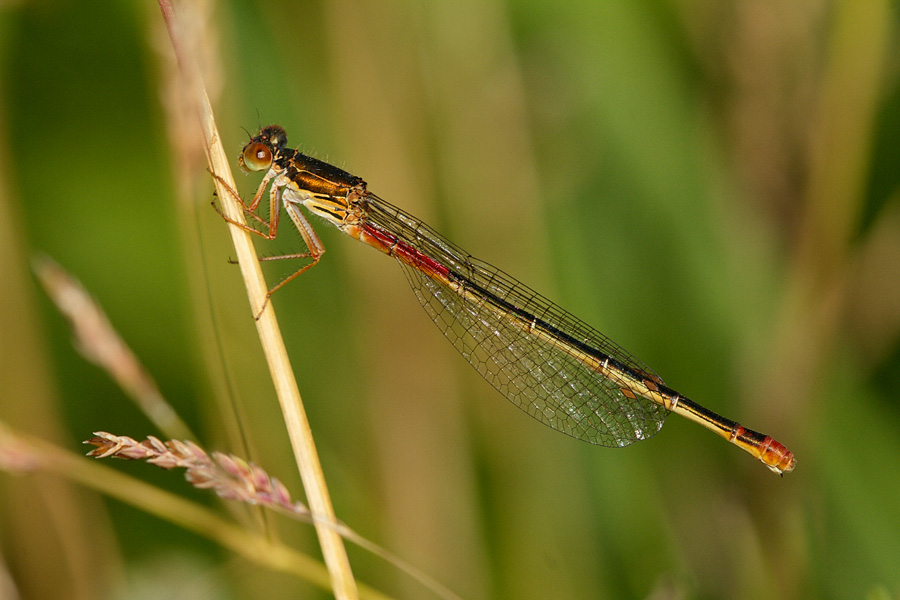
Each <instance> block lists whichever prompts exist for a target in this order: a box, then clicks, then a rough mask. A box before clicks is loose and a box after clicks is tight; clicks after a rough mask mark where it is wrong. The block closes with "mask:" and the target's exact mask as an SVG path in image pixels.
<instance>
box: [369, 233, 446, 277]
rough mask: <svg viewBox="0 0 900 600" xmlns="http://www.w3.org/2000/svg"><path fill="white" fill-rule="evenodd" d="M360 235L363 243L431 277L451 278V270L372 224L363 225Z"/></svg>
mask: <svg viewBox="0 0 900 600" xmlns="http://www.w3.org/2000/svg"><path fill="white" fill-rule="evenodd" d="M359 234H360V235H359V239H360V240H361V241H363V242H365V243H367V244H369V245H370V246H372V247H373V248H376V249H377V250H380V251H381V252H384V253H385V254H388V255H390V256H394V257H396V258H397V259H398V260H401V261H403V262H404V263H406V264H408V265H410V266H411V267H415V268H417V269H420V270H422V271H425V272H426V273H428V274H429V275H437V276H439V277H440V278H442V279H447V278H448V277H449V274H450V270H449V269H448V268H447V267H445V266H444V265H442V264H441V263H439V262H438V261H436V260H435V259H433V258H431V257H430V256H428V255H426V254H423V253H422V252H420V251H418V250H416V249H415V248H413V247H412V246H411V245H410V244H409V243H408V242H405V241H403V240H401V239H400V238H398V237H397V236H395V235H393V234H391V233H388V232H386V231H383V230H381V229H379V228H378V227H375V226H374V225H372V224H371V223H363V224H362V225H361V226H360V230H359Z"/></svg>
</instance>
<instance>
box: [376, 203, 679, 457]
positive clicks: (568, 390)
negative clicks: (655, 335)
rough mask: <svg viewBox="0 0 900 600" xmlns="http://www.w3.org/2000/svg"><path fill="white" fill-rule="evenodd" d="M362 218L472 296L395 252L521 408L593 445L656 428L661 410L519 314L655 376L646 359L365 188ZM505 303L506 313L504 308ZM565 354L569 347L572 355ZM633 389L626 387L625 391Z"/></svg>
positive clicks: (419, 293)
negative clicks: (427, 260) (451, 277)
mask: <svg viewBox="0 0 900 600" xmlns="http://www.w3.org/2000/svg"><path fill="white" fill-rule="evenodd" d="M366 212H367V213H368V215H367V216H368V217H369V219H370V220H371V221H372V222H373V223H374V224H376V225H377V226H379V227H380V228H382V229H383V230H385V231H387V232H389V233H390V234H392V235H394V236H397V237H398V238H399V239H400V240H402V241H404V242H406V243H408V244H410V245H411V246H413V247H414V248H416V249H417V250H418V251H419V252H421V253H422V254H424V255H426V256H428V257H429V258H430V259H432V260H434V261H436V262H438V263H439V264H441V265H443V266H446V267H447V268H448V269H450V271H451V273H453V274H454V276H455V277H457V278H459V281H461V282H462V283H463V285H467V287H468V289H469V290H470V291H471V290H478V291H479V293H476V294H474V295H475V296H479V295H480V293H481V292H484V294H483V296H484V297H483V298H482V300H481V301H474V300H473V297H472V295H463V294H461V293H459V292H457V291H455V290H454V289H452V288H450V287H448V286H447V285H446V284H444V283H443V282H441V281H439V280H436V279H434V278H432V277H431V276H429V275H428V274H427V273H424V272H423V271H422V270H420V269H418V268H416V267H414V266H411V265H409V264H406V263H405V262H403V261H398V262H400V264H401V266H402V267H403V271H404V273H405V275H406V278H407V280H408V281H409V283H410V285H411V286H412V288H413V291H414V292H415V294H416V297H417V298H418V299H419V302H420V303H421V304H422V306H423V307H424V308H425V311H426V312H427V313H428V316H429V317H431V319H432V320H433V321H434V323H435V324H436V325H437V326H438V328H439V329H440V330H441V332H442V333H443V334H444V335H445V336H446V337H447V339H448V340H450V342H451V343H452V344H453V346H454V347H455V348H456V349H457V350H458V351H459V352H460V354H462V355H463V357H464V358H465V359H466V360H467V361H468V362H469V364H471V365H472V366H473V367H474V368H475V370H477V371H478V372H479V373H480V374H481V376H482V377H484V378H485V379H486V380H487V381H488V383H490V384H491V385H492V386H494V388H496V389H497V390H498V391H499V392H500V393H501V394H503V395H504V396H506V397H507V398H508V399H509V400H510V401H511V402H512V403H513V404H515V405H516V406H518V407H519V408H521V409H522V410H524V411H525V412H526V413H528V414H529V415H531V416H532V417H534V418H535V419H537V420H538V421H541V422H542V423H544V424H546V425H549V426H550V427H552V428H553V429H556V430H557V431H561V432H563V433H566V434H568V435H571V436H572V437H575V438H578V439H581V440H585V441H587V442H591V443H593V444H599V445H601V446H611V447H616V446H627V445H629V444H632V443H634V442H636V441H639V440H643V439H647V438H649V437H650V436H652V435H654V434H655V433H657V432H658V431H659V430H660V428H661V427H662V425H663V422H664V421H665V418H666V414H667V411H666V410H665V409H664V408H663V407H662V406H660V405H658V404H656V403H654V402H651V401H649V400H647V399H645V398H641V397H640V396H638V397H635V398H632V397H629V396H626V395H625V394H624V393H623V392H622V389H623V388H625V387H626V386H625V384H624V383H623V382H621V381H616V380H614V379H610V378H608V377H605V376H604V375H602V374H600V373H599V372H597V371H596V370H594V369H592V368H590V367H589V366H588V365H587V364H585V362H584V361H582V360H579V359H578V358H576V356H578V354H579V352H578V351H576V352H574V353H573V352H571V350H570V351H569V352H565V351H563V350H562V349H560V348H558V347H557V346H555V345H554V344H549V343H547V341H546V340H545V339H541V337H540V336H539V335H536V334H535V333H534V330H533V329H532V328H529V327H527V326H523V323H522V319H521V317H522V316H523V315H528V316H529V318H528V321H530V320H531V317H533V318H534V319H537V320H539V322H540V323H541V324H546V325H547V326H549V328H550V329H552V330H555V331H557V332H560V333H561V334H562V335H563V336H564V339H566V340H568V341H569V342H571V343H574V344H578V346H579V347H580V348H585V349H587V348H590V349H593V350H594V351H596V353H599V354H602V355H604V356H608V357H610V358H612V359H613V360H615V361H617V362H618V363H620V364H622V365H624V366H625V367H627V368H629V369H630V370H632V371H634V372H637V373H641V374H643V375H645V376H646V377H648V378H651V379H652V380H653V381H655V382H656V383H659V384H662V383H663V382H662V380H661V379H660V378H659V377H658V376H657V375H656V374H654V373H653V371H651V370H650V369H649V368H648V367H647V366H646V365H644V364H643V363H641V362H640V361H638V360H637V359H635V358H634V357H633V356H631V355H630V354H629V353H628V352H626V351H625V350H623V349H622V348H621V347H619V346H618V345H617V344H615V343H614V342H612V341H611V340H609V339H608V338H607V337H606V336H604V335H603V334H602V333H600V332H599V331H597V330H595V329H593V328H592V327H590V326H589V325H587V324H586V323H584V322H583V321H581V320H580V319H578V318H577V317H575V316H574V315H572V314H571V313H568V312H566V311H565V310H563V309H562V308H560V307H559V306H557V305H555V304H553V303H552V302H550V301H549V300H547V299H546V298H544V297H543V296H541V295H540V294H538V293H536V292H534V291H533V290H531V289H530V288H528V287H526V286H524V285H523V284H521V283H520V282H518V281H516V280H515V279H513V278H512V277H510V276H509V275H507V274H506V273H504V272H503V271H501V270H499V269H497V268H495V267H493V266H491V265H489V264H487V263H484V262H482V261H479V260H477V259H475V258H473V257H472V256H470V255H469V254H468V253H466V252H465V251H463V250H462V249H460V248H459V247H457V246H455V245H454V244H453V243H451V242H449V241H448V240H447V239H446V238H444V237H442V236H441V235H440V234H438V233H436V232H435V231H434V230H432V229H431V228H430V227H428V226H427V225H425V224H424V223H422V222H421V221H419V220H418V219H416V218H415V217H412V216H411V215H409V214H407V213H405V212H403V211H402V210H400V209H398V208H396V207H394V206H393V205H391V204H389V203H387V202H385V201H384V200H381V199H380V198H378V197H377V196H374V195H370V196H369V198H368V202H367V206H366ZM510 309H512V310H513V311H515V313H516V315H517V316H518V317H519V318H518V319H517V318H516V316H514V315H511V314H510V312H509V311H510ZM573 354H574V356H573ZM630 395H633V394H630Z"/></svg>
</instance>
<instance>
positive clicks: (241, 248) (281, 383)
mask: <svg viewBox="0 0 900 600" xmlns="http://www.w3.org/2000/svg"><path fill="white" fill-rule="evenodd" d="M159 6H160V9H161V11H162V14H163V18H164V20H165V22H166V28H167V29H168V31H169V37H170V39H171V41H172V46H173V48H174V49H175V55H176V58H177V60H178V65H179V68H180V70H181V73H182V76H183V77H184V80H185V85H186V86H187V87H188V91H189V93H188V97H190V98H193V99H194V101H195V102H196V106H197V111H198V114H199V116H200V122H201V127H202V130H203V136H204V146H205V148H206V151H207V157H208V159H209V165H210V169H211V170H212V172H213V173H216V174H217V175H218V176H219V177H221V180H216V182H215V183H216V190H217V193H218V196H219V200H220V201H221V204H222V209H223V211H224V213H225V215H227V216H228V217H229V218H230V219H233V220H235V221H238V222H244V215H243V213H242V210H241V208H240V206H238V203H237V202H236V201H235V199H234V198H233V197H232V195H231V192H230V190H228V189H227V188H226V187H225V186H226V185H227V186H231V189H235V183H234V177H233V176H232V174H231V169H230V167H229V164H228V157H227V156H226V154H225V150H224V148H223V147H222V143H221V140H220V138H219V133H218V130H217V128H216V124H215V120H214V117H213V111H212V106H211V104H210V101H209V97H208V95H207V93H206V90H205V88H204V86H203V81H202V77H201V76H200V73H199V69H198V68H197V64H196V62H195V61H194V60H192V58H191V57H190V56H185V55H184V53H183V52H182V50H181V49H182V48H183V47H184V45H183V44H181V43H180V41H179V23H178V19H177V17H176V15H175V11H174V8H173V6H172V4H171V2H170V1H169V0H159ZM228 229H229V230H230V231H231V237H232V241H233V242H234V248H235V252H236V255H237V259H238V264H239V265H240V269H241V274H242V275H243V278H244V284H245V285H246V287H247V295H248V297H249V299H250V314H251V315H257V314H259V318H258V319H257V320H256V328H257V332H258V333H259V338H260V341H261V342H262V348H263V353H264V354H265V357H266V362H267V363H268V365H269V372H270V374H271V377H272V381H273V383H274V384H275V391H276V394H277V395H278V401H279V402H280V404H281V411H282V414H283V415H284V420H285V424H286V425H287V429H288V434H289V436H290V440H291V446H292V447H293V450H294V458H295V460H296V462H297V467H298V469H299V471H300V477H301V478H302V480H303V487H304V490H305V491H306V497H307V501H308V502H309V507H310V510H311V511H312V513H313V515H315V517H316V521H315V523H316V532H317V534H318V536H319V543H320V545H321V547H322V555H323V557H324V558H325V564H326V565H327V567H328V570H329V573H330V576H331V583H332V586H333V591H334V594H335V597H336V598H339V599H341V600H343V599H352V598H356V597H357V589H356V582H355V581H354V578H353V573H352V571H351V570H350V562H349V560H348V558H347V552H346V550H345V548H344V544H343V541H342V540H341V537H340V535H338V534H337V533H336V532H335V530H334V528H331V527H325V526H322V525H321V524H320V522H319V521H320V520H324V521H331V522H337V520H336V518H335V515H334V509H333V508H332V505H331V499H330V498H329V495H328V488H327V487H326V485H325V478H324V476H323V474H322V467H321V465H320V463H319V457H318V453H317V452H316V447H315V444H314V442H313V437H312V432H311V431H310V428H309V421H308V420H307V418H306V412H305V411H304V409H303V405H302V401H301V399H300V391H299V390H298V388H297V382H296V380H295V378H294V372H293V370H292V369H291V365H290V361H289V359H288V356H287V351H286V350H285V347H284V341H283V340H282V337H281V333H280V331H279V327H278V321H277V320H276V318H275V311H274V309H273V307H272V303H271V302H269V303H267V302H266V292H267V287H266V283H265V280H264V278H263V274H262V269H261V268H260V265H259V261H258V259H257V256H256V251H255V249H254V247H253V243H252V241H251V239H250V234H249V233H247V232H246V231H244V230H242V229H241V228H239V227H236V226H234V225H229V226H228ZM264 306H265V308H263V307H264ZM261 310H262V313H261V314H260V312H259V311H261Z"/></svg>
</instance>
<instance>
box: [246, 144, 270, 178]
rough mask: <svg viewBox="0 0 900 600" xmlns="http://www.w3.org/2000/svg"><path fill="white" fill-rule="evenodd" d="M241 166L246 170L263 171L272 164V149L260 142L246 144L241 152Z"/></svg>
mask: <svg viewBox="0 0 900 600" xmlns="http://www.w3.org/2000/svg"><path fill="white" fill-rule="evenodd" d="M241 166H242V167H244V168H245V169H247V170H248V171H265V170H266V169H268V168H269V167H270V166H272V150H271V149H270V148H269V147H268V146H266V145H265V144H262V143H260V142H253V143H252V144H247V145H246V146H245V147H244V151H243V152H242V153H241Z"/></svg>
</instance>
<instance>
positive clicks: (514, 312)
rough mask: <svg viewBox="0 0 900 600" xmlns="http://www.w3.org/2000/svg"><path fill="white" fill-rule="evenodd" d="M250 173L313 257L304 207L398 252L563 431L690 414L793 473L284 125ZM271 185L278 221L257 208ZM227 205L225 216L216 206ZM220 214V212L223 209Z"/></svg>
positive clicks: (777, 455)
mask: <svg viewBox="0 0 900 600" xmlns="http://www.w3.org/2000/svg"><path fill="white" fill-rule="evenodd" d="M239 163H240V165H241V168H243V169H244V170H245V171H266V174H265V176H264V177H263V180H262V183H261V184H260V186H259V188H258V189H257V191H256V195H255V196H254V197H253V200H252V201H251V202H250V204H249V205H248V204H246V203H245V202H244V201H243V200H242V199H241V198H240V196H239V195H238V194H237V193H236V192H235V194H234V195H235V198H236V199H237V200H238V201H240V203H241V205H242V206H243V209H244V211H245V212H246V213H247V215H248V217H250V218H251V219H252V220H253V221H254V222H256V223H257V225H259V226H260V227H261V229H262V230H261V229H257V228H255V227H250V226H247V225H244V224H242V223H238V222H236V221H233V220H231V219H229V218H228V217H225V215H224V214H223V215H222V216H223V217H225V219H226V220H228V221H229V222H231V223H233V224H235V225H238V226H239V227H242V228H244V229H247V230H248V231H251V232H253V233H256V234H258V235H261V236H262V237H265V238H267V239H274V238H275V236H276V234H277V232H278V224H279V220H280V217H281V208H282V207H283V208H284V210H285V211H286V212H287V214H288V216H289V217H290V219H291V220H292V221H293V222H294V224H295V225H296V226H297V229H298V230H299V231H300V234H301V235H302V236H303V240H304V242H305V243H306V246H307V249H308V252H303V253H298V254H292V255H289V256H288V258H309V259H310V262H309V263H307V264H306V265H304V266H303V267H302V268H300V269H299V270H297V271H296V272H295V273H293V274H292V275H290V276H289V277H287V278H286V279H284V280H283V281H281V283H279V284H278V285H276V286H274V287H273V288H272V289H270V290H269V293H268V295H269V296H271V295H272V293H274V292H275V291H276V290H277V289H278V288H280V287H282V286H283V285H284V284H285V283H287V282H288V281H290V280H291V279H293V278H295V277H297V276H298V275H299V274H300V273H302V272H303V271H305V270H306V269H308V268H310V267H312V266H313V265H315V264H316V263H317V262H318V261H319V259H320V258H321V256H322V253H323V252H324V251H325V249H324V247H323V246H322V242H321V241H320V240H319V238H318V236H317V235H316V233H315V231H314V230H313V228H312V226H311V225H310V224H309V222H308V221H307V220H306V218H305V217H304V216H303V213H302V212H301V211H300V205H303V206H305V207H306V209H307V210H308V211H309V212H310V213H312V214H314V215H318V216H320V217H322V218H324V219H325V220H326V221H328V222H329V223H331V224H333V225H335V226H336V227H337V228H338V229H340V230H341V231H343V232H344V233H346V234H347V235H349V236H351V237H353V238H356V239H358V240H360V241H362V242H365V243H366V244H368V245H370V246H372V247H374V248H375V249H377V250H380V251H381V252H383V253H385V254H387V255H388V256H393V257H394V258H396V259H397V261H398V262H399V263H400V265H401V266H402V267H403V272H404V273H405V274H406V278H407V280H408V281H409V283H410V285H411V286H412V288H413V291H414V292H415V294H416V297H417V298H418V299H419V302H420V303H421V304H422V306H423V307H424V308H425V311H426V312H427V313H428V315H429V316H430V317H431V319H432V320H433V321H434V323H435V324H436V325H437V326H438V328H439V329H440V330H441V332H443V334H444V335H445V336H446V337H447V339H448V340H450V342H451V343H452V344H453V345H454V346H455V347H456V349H457V350H459V352H460V353H461V354H462V355H463V357H465V359H466V360H467V361H468V362H469V364H471V365H472V366H473V367H475V369H476V370H477V371H478V372H479V373H480V374H481V376H482V377H484V378H485V379H486V380H487V381H488V383H490V384H491V385H492V386H494V387H495V388H496V389H497V390H498V391H499V392H500V393H501V394H503V395H504V396H506V397H507V398H508V399H509V400H510V401H511V402H512V403H513V404H515V405H516V406H518V407H519V408H521V409H522V410H524V411H525V412H526V413H528V414H529V415H531V416H532V417H534V418H535V419H537V420H538V421H541V422H542V423H544V424H546V425H549V426H550V427H552V428H553V429H556V430H558V431H561V432H563V433H566V434H568V435H571V436H572V437H575V438H578V439H581V440H585V441H587V442H591V443H593V444H599V445H601V446H609V447H617V446H627V445H629V444H632V443H634V442H637V441H639V440H645V439H647V438H649V437H650V436H652V435H654V434H655V433H656V432H658V431H659V430H660V428H662V426H663V422H664V421H665V418H666V415H667V414H668V413H669V412H674V413H677V414H679V415H681V416H683V417H686V418H688V419H690V420H692V421H694V422H696V423H699V424H700V425H703V426H704V427H706V428H707V429H710V430H712V431H713V432H715V433H716V434H718V435H720V436H721V437H723V438H725V439H726V440H728V441H729V442H731V443H732V444H735V445H736V446H738V447H740V448H743V449H744V450H746V451H747V452H749V453H750V454H752V455H753V456H755V457H756V458H757V459H759V460H760V461H762V463H763V464H765V465H766V466H767V467H768V468H769V469H771V470H772V471H774V472H776V473H779V474H784V473H788V472H790V471H792V470H793V469H794V466H795V464H796V461H795V460H794V455H793V453H791V452H790V451H789V450H788V449H787V448H785V447H784V445H782V444H781V443H779V442H777V441H775V440H774V439H772V438H771V437H769V436H767V435H764V434H761V433H757V432H755V431H752V430H750V429H746V428H745V427H743V426H741V425H740V424H738V423H736V422H735V421H731V420H729V419H726V418H724V417H722V416H720V415H717V414H716V413H714V412H712V411H710V410H708V409H706V408H704V407H702V406H700V405H698V404H696V403H694V402H692V401H691V400H689V399H688V398H686V397H685V396H683V395H681V394H680V393H678V392H676V391H675V390H673V389H671V388H669V387H666V385H665V384H664V383H663V380H662V379H661V378H660V377H659V376H658V375H657V374H656V373H654V372H653V371H652V370H650V368H649V367H647V366H646V365H645V364H644V363H642V362H641V361H639V360H638V359H636V358H635V357H633V356H632V355H631V354H629V353H628V352H626V351H625V350H623V349H622V348H621V347H620V346H618V345H617V344H616V343H614V342H613V341H612V340H610V339H609V338H607V337H606V336H604V335H603V334H602V333H600V332H599V331H597V330H596V329H594V328H593V327H591V326H590V325H588V324H586V323H584V322H583V321H581V320H580V319H578V318H577V317H575V316H574V315H572V314H571V313H569V312H567V311H565V310H563V309H562V308H560V307H559V306H557V305H556V304H554V303H553V302H551V301H549V300H547V299H546V298H544V297H543V296H541V295H540V294H538V293H537V292H535V291H534V290H532V289H530V288H528V287H527V286H525V285H523V284H522V283H520V282H519V281H517V280H515V279H514V278H512V277H510V276H509V275H507V274H506V273H504V272H503V271H501V270H500V269H497V268H495V267H493V266H491V265H489V264H488V263H486V262H483V261H481V260H478V259H476V258H474V257H473V256H471V255H470V254H469V253H468V252H466V251H464V250H463V249H462V248H460V247H459V246H456V245H455V244H453V243H452V242H450V241H449V240H447V239H446V238H445V237H443V236H441V235H440V234H439V233H437V232H436V231H434V230H433V229H432V228H431V227H429V226H428V225H426V224H425V223H423V222H422V221H420V220H419V219H417V218H415V217H413V216H412V215H410V214H408V213H406V212H404V211H403V210H401V209H399V208H397V207H396V206H393V205H392V204H390V203H388V202H386V201H384V200H382V199H381V198H379V197H378V196H376V195H375V194H373V193H371V192H369V191H368V190H367V189H366V182H365V181H363V180H362V179H361V178H359V177H356V176H355V175H351V174H350V173H348V172H346V171H344V170H342V169H339V168H337V167H335V166H333V165H330V164H328V163H326V162H323V161H321V160H317V159H315V158H312V157H309V156H306V155H305V154H302V153H301V152H300V151H299V150H294V149H291V148H288V147H287V134H286V133H285V131H284V129H282V128H281V127H278V126H276V125H272V126H269V127H266V128H264V129H262V130H261V131H260V132H259V134H257V135H256V136H254V137H253V138H251V139H250V141H249V142H248V143H247V144H246V146H244V149H243V151H242V152H241V157H240V160H239ZM266 189H269V219H268V220H266V219H264V218H263V217H261V216H259V215H258V214H257V213H256V210H257V208H258V207H259V204H260V202H261V201H262V199H263V196H264V195H265V192H266ZM217 210H218V209H217ZM220 214H221V211H220Z"/></svg>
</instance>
